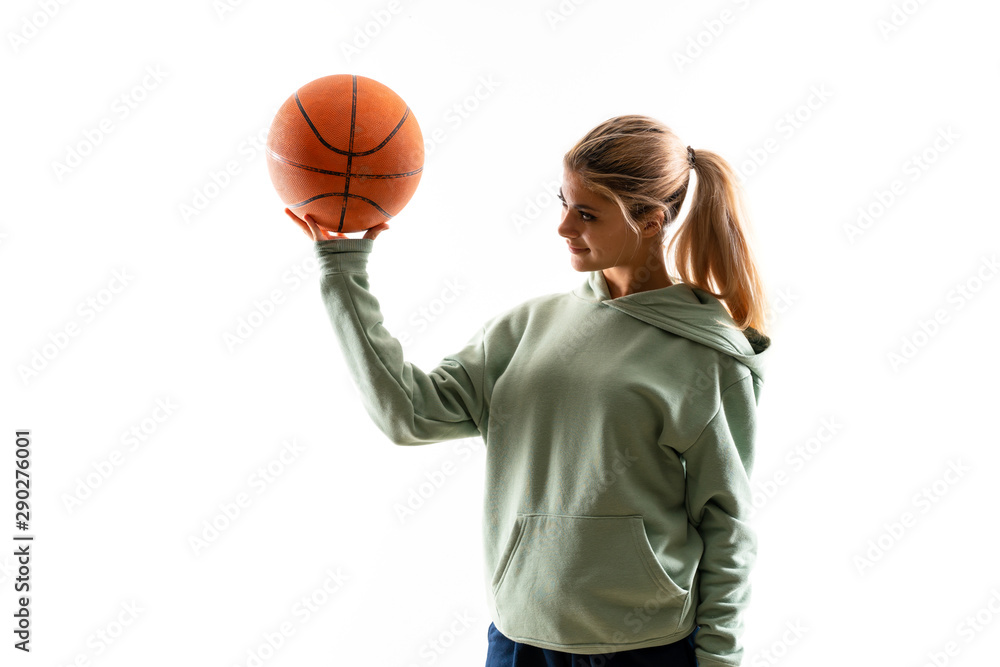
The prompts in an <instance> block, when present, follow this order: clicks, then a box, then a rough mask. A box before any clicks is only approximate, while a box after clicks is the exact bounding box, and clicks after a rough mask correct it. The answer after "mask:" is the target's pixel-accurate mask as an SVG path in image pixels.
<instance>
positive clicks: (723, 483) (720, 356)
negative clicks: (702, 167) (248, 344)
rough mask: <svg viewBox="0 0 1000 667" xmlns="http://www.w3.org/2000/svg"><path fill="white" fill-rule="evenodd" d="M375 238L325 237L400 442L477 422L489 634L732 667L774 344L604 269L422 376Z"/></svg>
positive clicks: (671, 292)
mask: <svg viewBox="0 0 1000 667" xmlns="http://www.w3.org/2000/svg"><path fill="white" fill-rule="evenodd" d="M373 245H374V240H372V239H330V240H324V241H317V242H315V249H316V254H317V257H318V258H319V262H320V274H321V291H322V296H323V301H324V303H325V306H326V309H327V312H328V314H329V316H330V321H331V323H332V324H333V327H334V330H335V331H336V333H337V338H338V340H339V341H340V347H341V350H342V352H343V354H344V356H345V359H346V361H347V364H348V367H349V368H350V372H351V375H352V376H353V378H354V382H355V383H356V384H357V386H358V387H359V389H360V392H361V396H362V400H363V403H364V406H365V409H366V411H367V412H368V414H369V415H370V417H371V418H372V419H373V420H374V422H375V424H376V425H377V426H378V428H379V429H380V430H381V431H382V432H383V433H385V435H386V437H388V438H389V439H390V440H391V441H392V442H393V443H395V444H398V445H422V444H427V443H432V442H440V441H442V440H450V439H457V438H468V437H473V436H481V437H482V438H483V440H484V442H485V443H486V482H485V497H484V504H483V535H482V537H483V547H484V554H485V562H484V563H483V566H484V570H483V574H484V576H485V591H486V596H487V601H488V603H489V611H490V615H491V616H492V620H493V623H494V624H495V625H496V627H497V629H498V630H499V631H500V632H501V633H503V634H504V635H506V636H507V637H509V638H510V639H513V640H515V641H518V642H523V643H526V644H532V645H534V646H539V647H542V648H548V649H555V650H558V651H564V652H567V653H577V654H597V653H615V652H619V651H625V650H630V649H637V648H644V647H648V646H657V645H661V644H668V643H672V642H676V641H679V640H681V639H684V638H685V637H686V636H687V635H689V634H691V632H692V631H694V630H695V628H696V626H700V627H699V628H698V632H697V634H696V635H695V653H696V655H697V657H698V661H699V664H700V666H701V667H722V666H724V665H726V666H732V665H739V664H740V663H741V660H742V656H743V648H742V646H741V643H740V637H741V635H742V632H743V621H742V613H743V611H744V609H745V608H746V606H747V604H748V602H749V600H750V582H749V575H750V571H751V568H752V567H753V564H754V561H755V560H756V553H757V540H756V534H755V533H754V531H753V529H752V528H751V526H750V525H749V516H750V509H751V506H750V493H751V492H750V473H751V469H752V466H753V457H754V437H755V412H756V408H757V401H758V398H759V396H760V390H761V386H762V382H763V368H764V361H765V359H766V357H767V354H766V352H765V350H767V348H768V346H769V345H770V339H769V338H767V337H766V336H762V335H760V334H759V333H757V332H756V331H755V330H754V329H747V330H746V332H745V333H744V332H742V331H740V330H739V329H737V328H735V326H734V325H733V320H732V318H731V317H730V316H729V314H728V313H727V312H726V310H725V308H724V307H723V305H722V304H721V302H720V301H719V300H718V299H716V298H715V297H713V296H711V295H710V294H708V293H706V292H704V291H702V290H700V289H697V288H694V287H691V286H689V285H687V284H684V283H677V284H674V285H671V286H669V287H664V288H661V289H654V290H647V291H644V292H638V293H635V294H629V295H626V296H622V297H619V298H617V299H612V298H611V295H610V293H609V291H608V286H607V282H606V281H605V279H604V274H603V273H602V272H601V271H591V272H590V273H589V275H588V277H587V280H586V282H585V283H584V284H583V285H581V286H580V287H578V288H576V289H574V290H573V291H572V292H566V293H556V294H548V295H545V296H539V297H535V298H532V299H530V300H528V301H526V302H524V303H522V304H520V305H518V306H515V307H513V308H510V309H509V310H507V311H506V312H503V313H501V314H499V315H497V316H495V317H493V318H492V319H490V320H489V321H487V322H486V323H485V324H484V325H483V326H482V327H481V328H480V329H479V330H478V331H477V332H476V333H475V335H473V336H472V337H471V338H470V339H469V341H468V343H467V344H466V345H465V347H464V348H462V349H461V350H459V351H458V352H457V353H455V354H452V355H449V356H447V357H445V358H444V359H443V360H442V361H441V363H440V365H439V366H438V367H437V368H435V369H433V370H432V371H430V372H424V371H422V370H421V369H419V368H417V367H415V366H413V365H412V364H410V363H409V362H407V361H405V360H404V359H403V354H402V346H401V345H400V343H399V341H398V340H396V338H394V337H393V336H392V335H391V334H390V333H389V332H388V331H387V330H386V329H385V328H384V327H383V326H382V313H381V310H380V307H379V302H378V300H377V299H376V298H375V296H374V295H372V293H371V292H370V291H369V281H368V273H367V260H368V256H369V254H370V253H371V252H372V249H373Z"/></svg>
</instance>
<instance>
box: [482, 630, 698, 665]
mask: <svg viewBox="0 0 1000 667" xmlns="http://www.w3.org/2000/svg"><path fill="white" fill-rule="evenodd" d="M697 632H698V628H695V629H694V632H692V633H691V634H690V635H688V636H687V637H685V638H684V639H681V640H680V641H676V642H674V643H673V644H664V645H663V646H650V647H648V648H636V649H631V650H628V651H619V652H617V653H596V654H593V655H579V654H576V653H563V652H562V651H553V650H550V649H547V648H538V647H537V646H531V645H530V644H522V643H520V642H516V641H513V640H511V639H508V638H507V637H505V636H504V635H503V634H501V633H500V631H499V630H497V628H496V626H495V625H493V623H490V627H489V630H488V632H487V637H488V638H489V642H490V644H489V649H488V650H487V652H486V667H698V661H697V660H696V659H695V657H694V636H695V634H697Z"/></svg>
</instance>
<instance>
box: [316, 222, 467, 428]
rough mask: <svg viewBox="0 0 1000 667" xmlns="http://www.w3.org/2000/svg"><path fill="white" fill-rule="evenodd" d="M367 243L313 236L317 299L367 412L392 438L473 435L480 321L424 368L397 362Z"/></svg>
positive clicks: (399, 347) (400, 357)
mask: <svg viewBox="0 0 1000 667" xmlns="http://www.w3.org/2000/svg"><path fill="white" fill-rule="evenodd" d="M374 243H375V241H374V239H342V238H341V239H329V240H323V241H316V242H315V249H316V255H317V257H318V259H319V266H320V287H321V292H322V296H323V303H324V304H325V306H326V311H327V313H328V314H329V316H330V322H331V324H333V329H334V331H335V332H336V335H337V338H338V340H339V341H340V349H341V351H342V352H343V354H344V358H345V360H346V362H347V365H348V367H349V368H350V372H351V375H352V377H353V378H354V382H355V384H356V385H357V386H358V388H359V389H360V391H361V397H362V402H363V404H364V406H365V409H366V410H367V412H368V415H369V416H370V417H371V418H372V420H373V421H374V422H375V424H376V426H378V428H379V429H380V430H381V431H382V432H383V433H384V434H385V435H386V437H388V438H389V439H390V440H391V441H392V442H393V443H395V444H397V445H423V444H428V443H432V442H440V441H442V440H451V439H458V438H466V437H472V436H476V435H479V434H480V431H479V426H478V424H479V421H480V419H481V416H482V413H483V408H484V400H483V393H482V387H483V366H484V358H485V348H484V333H485V325H484V326H483V327H482V328H481V329H480V330H479V331H478V332H477V333H476V334H475V335H473V336H472V337H471V338H470V339H469V341H468V343H467V344H466V345H465V347H464V348H463V349H461V350H460V351H459V352H458V353H456V354H453V355H450V356H448V357H445V358H444V359H443V360H442V361H441V364H440V365H439V366H438V367H437V368H435V369H434V370H432V371H430V372H429V373H425V372H424V371H422V370H421V369H419V368H417V367H416V366H414V365H412V364H411V363H409V362H407V361H405V360H404V359H403V349H402V345H400V343H399V341H398V340H396V338H394V337H393V336H392V334H390V333H389V332H388V331H387V330H386V329H385V327H383V326H382V311H381V310H380V308H379V302H378V299H376V298H375V296H374V295H373V294H372V293H371V292H370V291H369V284H368V272H367V263H368V256H369V255H370V254H371V252H372V249H373V247H374Z"/></svg>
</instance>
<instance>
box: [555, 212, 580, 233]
mask: <svg viewBox="0 0 1000 667" xmlns="http://www.w3.org/2000/svg"><path fill="white" fill-rule="evenodd" d="M561 215H562V218H561V219H560V221H559V226H558V227H557V228H556V231H557V232H558V233H559V236H561V237H563V238H567V239H568V238H576V237H577V236H579V234H578V233H577V231H576V228H575V227H574V226H573V222H572V220H570V216H569V211H568V209H563V211H562V214H561Z"/></svg>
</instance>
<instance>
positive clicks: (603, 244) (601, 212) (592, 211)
mask: <svg viewBox="0 0 1000 667" xmlns="http://www.w3.org/2000/svg"><path fill="white" fill-rule="evenodd" d="M559 192H560V200H561V201H562V202H563V204H562V221H561V222H560V223H559V228H558V232H559V235H560V236H562V237H563V238H565V239H566V241H567V243H568V245H569V246H571V247H573V248H583V249H584V250H582V252H574V251H572V250H569V249H567V252H569V254H570V263H571V264H572V266H573V268H574V269H575V270H577V271H597V270H600V269H607V268H611V267H614V266H619V265H622V264H630V263H631V262H635V261H638V262H642V261H643V258H642V253H640V252H638V248H639V246H640V243H639V240H638V239H636V235H635V232H633V231H632V230H631V229H630V228H629V226H628V224H627V223H626V222H625V217H624V216H623V215H622V212H621V211H620V210H619V209H618V206H617V205H616V204H615V203H614V202H613V201H611V200H610V199H608V198H606V197H604V196H603V195H599V194H597V193H595V192H592V191H590V190H586V189H584V187H583V185H582V184H581V183H580V180H579V177H578V176H577V175H576V173H575V172H571V171H563V182H562V187H561V188H560V189H559Z"/></svg>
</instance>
